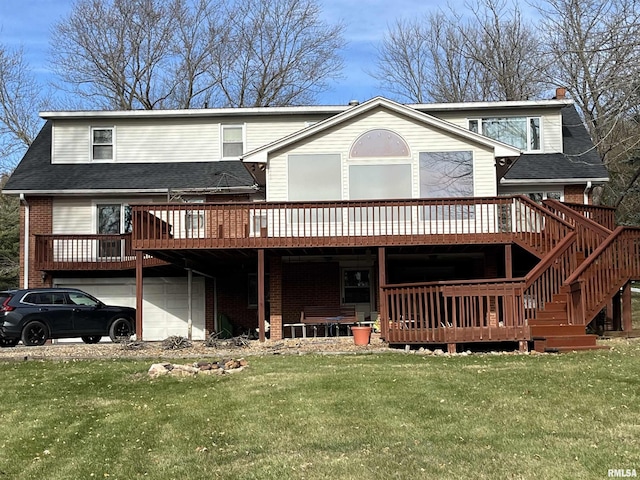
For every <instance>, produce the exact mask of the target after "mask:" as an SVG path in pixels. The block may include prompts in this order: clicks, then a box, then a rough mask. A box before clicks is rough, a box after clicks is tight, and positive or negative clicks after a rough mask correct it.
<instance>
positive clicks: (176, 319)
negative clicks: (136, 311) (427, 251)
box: [53, 276, 205, 341]
mask: <svg viewBox="0 0 640 480" xmlns="http://www.w3.org/2000/svg"><path fill="white" fill-rule="evenodd" d="M187 282H188V281H187V278H186V277H149V278H145V279H144V292H143V300H144V303H143V307H142V316H143V318H142V321H143V332H142V334H143V340H146V341H158V340H164V339H165V338H167V337H170V336H171V335H180V336H182V337H187V336H188V333H189V332H188V319H189V288H188V283H187ZM53 284H54V286H58V287H73V288H79V289H80V290H84V291H85V292H87V293H89V294H91V295H93V296H94V297H96V298H98V299H99V300H101V301H102V302H104V303H106V304H108V305H122V306H126V307H134V308H135V306H136V280H135V278H56V279H54V282H53ZM191 320H192V327H191V328H192V329H191V334H192V336H191V338H192V339H193V340H204V339H205V282H204V278H203V277H195V276H194V278H193V283H192V286H191Z"/></svg>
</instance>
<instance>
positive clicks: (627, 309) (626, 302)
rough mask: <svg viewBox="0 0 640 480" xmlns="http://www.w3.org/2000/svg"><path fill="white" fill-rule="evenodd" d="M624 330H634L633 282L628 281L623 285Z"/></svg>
mask: <svg viewBox="0 0 640 480" xmlns="http://www.w3.org/2000/svg"><path fill="white" fill-rule="evenodd" d="M622 330H623V331H625V332H630V331H631V330H633V324H632V318H631V282H627V283H626V284H625V286H624V287H622Z"/></svg>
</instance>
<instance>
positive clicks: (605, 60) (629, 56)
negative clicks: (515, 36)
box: [538, 0, 640, 223]
mask: <svg viewBox="0 0 640 480" xmlns="http://www.w3.org/2000/svg"><path fill="white" fill-rule="evenodd" d="M538 8H539V10H540V12H541V13H542V14H543V15H542V16H543V22H542V26H543V28H542V29H541V31H542V32H544V33H545V44H546V45H548V52H547V53H548V55H549V57H550V58H551V59H552V60H553V62H552V64H553V66H554V68H553V69H552V70H551V74H552V78H553V80H554V82H555V83H556V84H557V85H560V86H566V88H567V90H568V92H569V93H570V95H571V96H572V98H573V99H574V100H575V102H576V106H577V107H578V108H579V110H580V111H581V113H582V115H583V118H584V122H585V124H586V126H587V128H588V130H589V133H590V134H591V137H592V138H593V140H594V142H595V144H596V148H597V149H598V152H599V153H600V155H601V156H602V157H603V159H604V161H605V164H606V165H607V167H608V169H609V172H610V175H611V178H612V181H611V182H610V185H609V187H608V191H607V192H606V195H605V200H606V201H607V202H608V203H610V204H612V205H615V206H619V207H620V211H619V219H620V220H622V221H632V222H634V223H638V222H639V221H640V218H638V213H637V212H638V211H639V210H640V195H639V191H638V190H639V188H638V186H637V182H638V178H640V124H639V120H640V115H639V113H640V112H639V111H638V103H639V100H640V94H639V89H640V82H639V81H638V78H640V4H638V2H637V1H635V0H604V1H603V0H546V1H545V3H543V4H540V5H539V6H538Z"/></svg>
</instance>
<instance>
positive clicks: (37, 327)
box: [22, 320, 49, 347]
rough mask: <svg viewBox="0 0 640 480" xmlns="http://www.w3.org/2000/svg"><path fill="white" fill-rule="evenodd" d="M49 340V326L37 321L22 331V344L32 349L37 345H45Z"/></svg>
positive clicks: (30, 323)
mask: <svg viewBox="0 0 640 480" xmlns="http://www.w3.org/2000/svg"><path fill="white" fill-rule="evenodd" d="M47 338H49V331H48V330H47V326H46V325H45V324H44V323H42V322H39V321H37V320H35V321H33V322H29V323H28V324H27V326H26V327H24V329H23V330H22V343H24V344H25V345H28V346H30V347H32V346H35V345H44V342H46V341H47Z"/></svg>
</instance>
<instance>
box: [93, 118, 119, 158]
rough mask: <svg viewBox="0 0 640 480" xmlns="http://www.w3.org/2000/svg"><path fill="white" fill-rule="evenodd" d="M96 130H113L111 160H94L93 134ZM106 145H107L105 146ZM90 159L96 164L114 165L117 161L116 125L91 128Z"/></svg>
mask: <svg viewBox="0 0 640 480" xmlns="http://www.w3.org/2000/svg"><path fill="white" fill-rule="evenodd" d="M95 130H111V158H110V159H96V158H93V147H94V144H93V132H94V131H95ZM104 145H106V144H104ZM89 159H90V160H91V162H95V163H113V162H115V161H116V126H115V125H92V126H91V127H89Z"/></svg>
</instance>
